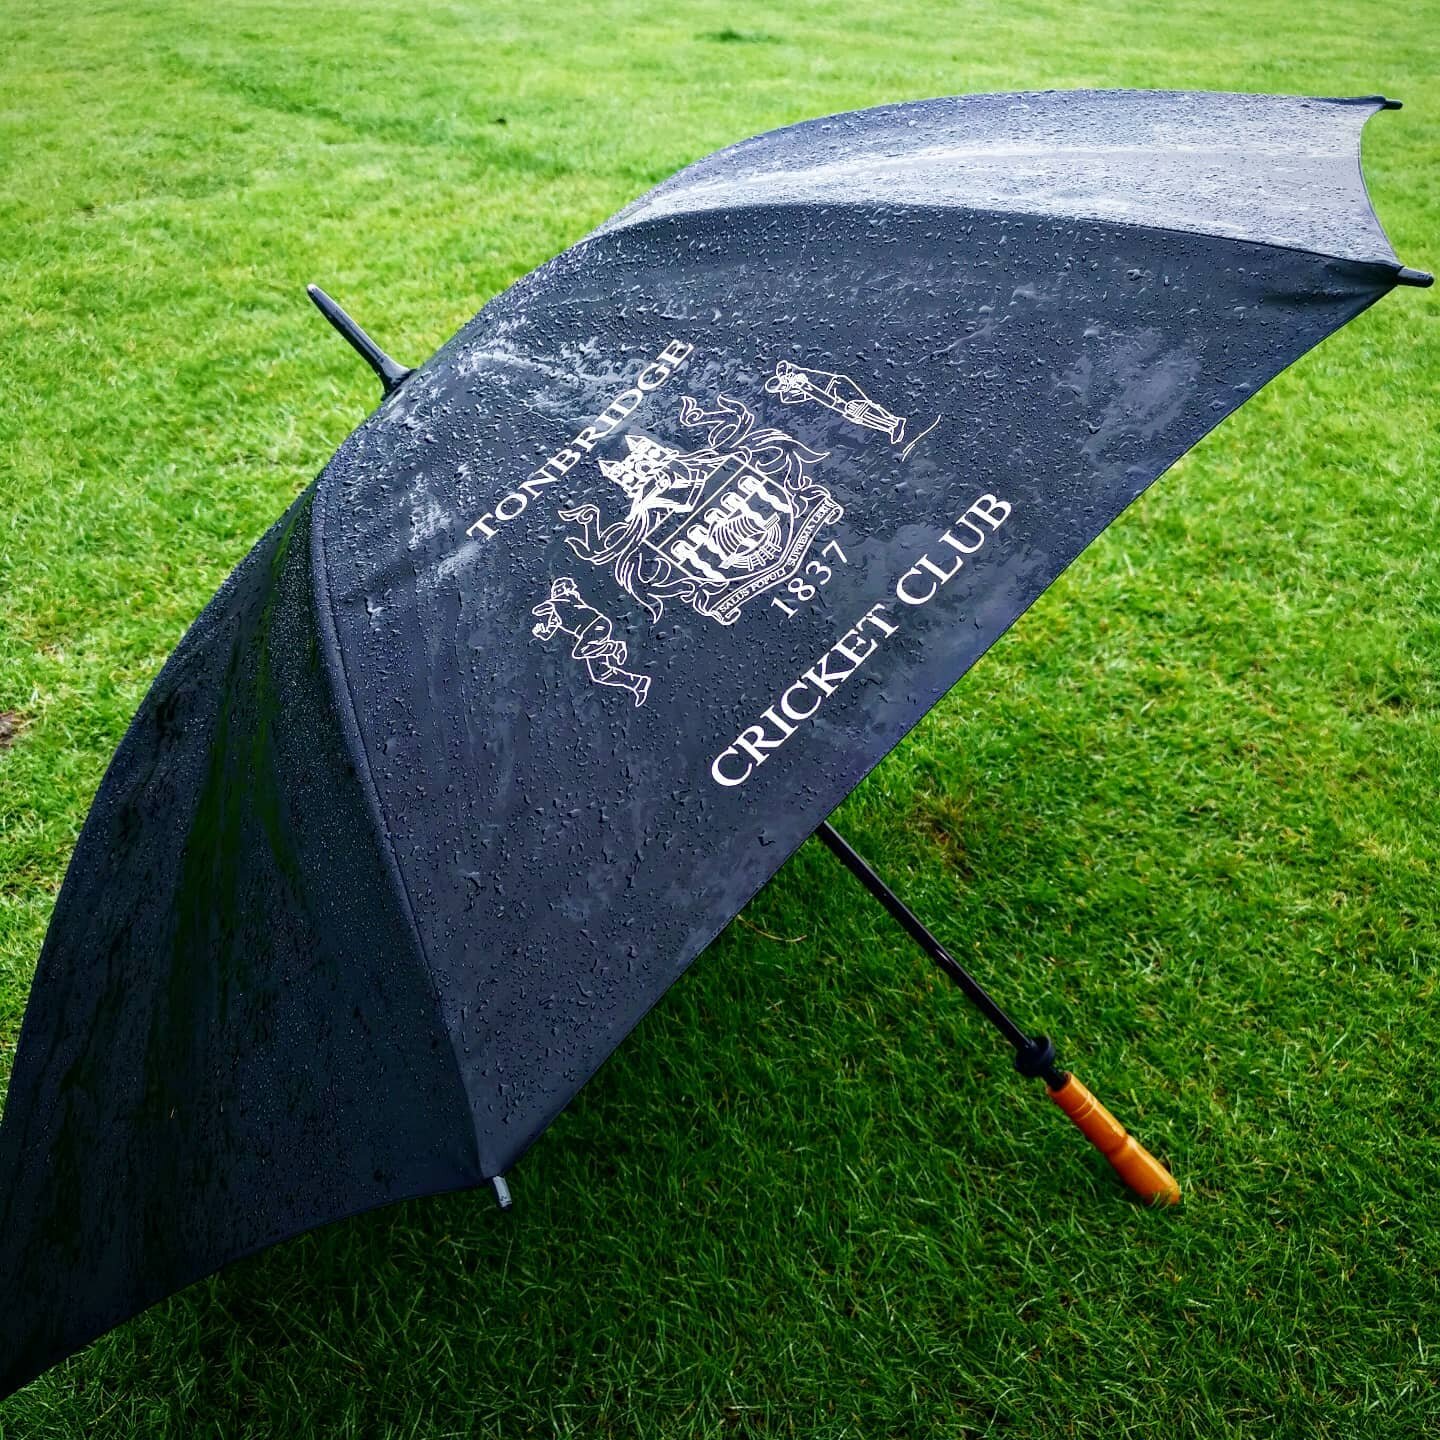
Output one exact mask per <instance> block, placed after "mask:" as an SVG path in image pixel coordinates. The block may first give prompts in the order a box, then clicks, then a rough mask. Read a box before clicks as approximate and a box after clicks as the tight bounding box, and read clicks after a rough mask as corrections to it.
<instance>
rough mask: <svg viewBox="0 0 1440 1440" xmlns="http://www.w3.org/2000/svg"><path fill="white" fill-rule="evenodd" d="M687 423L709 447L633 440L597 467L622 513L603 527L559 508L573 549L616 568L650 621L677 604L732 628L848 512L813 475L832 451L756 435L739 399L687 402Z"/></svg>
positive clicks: (585, 511)
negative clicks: (570, 525) (569, 525)
mask: <svg viewBox="0 0 1440 1440" xmlns="http://www.w3.org/2000/svg"><path fill="white" fill-rule="evenodd" d="M680 424H681V425H682V426H684V427H685V428H687V429H692V430H698V431H700V432H702V433H703V434H704V436H705V443H704V444H703V445H701V446H700V447H699V448H698V449H695V450H687V451H682V450H680V449H679V448H678V447H673V446H669V445H665V444H662V443H661V442H660V441H658V440H655V439H654V438H652V437H651V436H649V435H645V434H637V433H635V432H631V433H629V434H627V435H626V436H625V454H624V455H623V456H622V457H621V458H620V459H617V460H604V459H602V460H601V461H600V462H599V464H600V470H601V473H602V474H603V475H604V476H605V478H606V479H607V480H609V481H611V482H612V483H613V484H614V485H615V486H616V487H617V489H618V490H619V491H620V493H621V495H622V496H623V497H624V500H625V502H626V506H627V508H626V511H625V514H624V516H623V517H622V518H620V519H617V520H614V521H612V522H611V523H609V524H606V523H604V516H603V514H602V512H601V510H600V508H599V507H598V506H596V505H592V504H582V505H576V506H572V507H570V508H568V509H562V510H561V511H560V516H561V518H562V519H565V520H570V521H572V522H574V523H576V524H578V525H579V526H580V527H581V531H582V533H581V535H580V536H572V537H570V538H569V539H568V540H567V541H566V544H567V545H568V546H569V547H570V549H571V550H572V551H573V552H574V554H575V555H577V556H578V557H579V558H580V559H582V560H588V561H589V562H590V563H591V564H592V565H598V566H604V567H605V568H607V569H610V570H612V572H613V574H614V576H615V580H616V582H617V583H618V584H619V586H620V587H621V589H623V590H624V591H625V592H626V593H627V594H629V595H631V596H633V597H634V598H635V600H637V601H638V602H639V604H640V605H641V606H642V607H643V608H644V610H645V612H646V614H647V615H649V617H650V619H651V620H652V621H656V620H659V618H660V616H661V615H662V614H663V613H664V604H665V601H666V600H678V601H682V602H683V603H685V604H688V605H689V606H690V607H691V608H692V609H693V610H694V611H695V612H696V613H697V614H699V615H704V616H706V617H708V618H709V619H712V620H715V621H717V622H719V623H720V624H721V625H733V624H734V623H735V621H736V620H737V619H738V618H739V615H740V611H741V610H742V609H743V608H744V606H745V605H746V603H747V602H748V601H750V600H753V599H754V598H755V597H756V596H757V595H762V594H764V593H765V592H766V591H767V590H772V589H774V588H775V587H776V586H777V585H781V584H783V583H784V582H785V581H786V580H788V579H790V578H791V577H792V576H793V575H794V574H795V573H796V571H797V570H798V569H799V567H800V565H801V564H802V563H803V561H804V559H805V556H806V554H807V553H808V551H809V549H810V547H811V545H812V544H813V543H814V540H815V537H816V535H817V534H818V532H819V531H820V530H821V529H822V528H823V527H824V526H826V525H833V524H834V523H835V522H836V521H837V520H839V519H840V518H841V516H842V515H843V514H844V513H845V512H844V510H843V509H842V508H841V506H840V505H838V504H837V503H836V502H835V500H834V499H833V497H832V496H831V494H830V492H829V491H828V490H827V489H825V487H824V486H822V485H819V484H817V483H816V482H815V481H814V479H813V478H812V477H811V475H810V470H811V467H813V466H814V465H816V464H818V463H819V462H820V461H821V460H823V459H824V458H825V455H826V453H827V452H825V451H818V450H812V449H810V448H809V446H807V445H803V444H801V442H800V441H799V440H797V439H795V437H794V436H792V435H788V434H786V433H785V432H784V431H783V430H777V429H775V428H773V427H771V426H764V425H757V424H756V423H755V415H754V413H753V412H752V411H751V410H750V409H749V407H748V406H746V405H744V404H743V403H741V402H740V401H738V400H733V399H731V398H730V397H728V396H725V395H721V396H720V397H719V398H718V400H717V404H716V408H715V409H714V410H703V409H702V408H701V407H700V406H699V405H698V404H697V403H696V402H695V401H694V400H693V399H692V398H691V397H690V396H685V397H683V398H682V400H681V402H680Z"/></svg>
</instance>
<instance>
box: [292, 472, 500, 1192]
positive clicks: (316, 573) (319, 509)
mask: <svg viewBox="0 0 1440 1440" xmlns="http://www.w3.org/2000/svg"><path fill="white" fill-rule="evenodd" d="M331 463H332V464H333V463H334V462H333V461H332V462H331ZM327 468H328V467H327ZM332 488H333V486H332V485H331V484H327V483H326V477H325V475H323V474H322V475H321V476H320V477H319V478H317V480H316V481H315V499H314V501H313V502H312V505H311V517H310V570H311V586H312V590H313V593H314V596H315V611H316V620H317V624H318V625H319V633H320V653H321V655H322V656H323V657H324V660H325V670H326V675H327V678H328V680H329V682H330V689H331V693H332V694H333V695H334V696H335V708H336V712H337V718H338V719H339V721H340V733H341V735H342V736H343V738H344V741H345V745H346V748H347V749H348V750H349V752H350V760H351V763H352V764H353V765H354V766H355V774H356V777H357V778H358V779H359V781H360V788H361V791H362V793H363V794H364V796H365V804H366V808H367V809H368V810H369V811H370V818H371V821H372V823H373V824H374V826H375V830H376V843H377V844H378V845H379V846H380V853H381V855H382V857H383V859H384V863H385V867H386V869H387V870H388V871H389V873H390V883H391V885H392V886H393V887H394V889H395V893H396V895H397V896H398V897H399V899H400V903H401V905H402V907H403V908H404V911H405V920H406V923H407V925H408V926H409V928H410V935H411V939H412V940H413V941H414V945H415V953H416V956H417V957H418V959H419V962H420V969H421V970H422V971H423V972H424V975H425V979H426V982H427V983H428V985H429V988H430V995H431V998H432V999H433V1000H434V1002H435V1018H436V1021H437V1022H438V1023H439V1025H440V1027H441V1029H442V1031H443V1032H444V1035H445V1044H446V1047H447V1049H448V1050H449V1052H450V1061H451V1064H452V1066H453V1068H454V1072H455V1083H456V1084H457V1085H458V1086H459V1087H460V1095H461V1097H462V1099H463V1101H464V1105H465V1110H466V1113H467V1114H468V1115H469V1116H470V1142H471V1146H472V1149H473V1153H474V1156H475V1171H476V1175H477V1176H478V1177H479V1180H482V1181H483V1180H486V1179H489V1178H490V1177H489V1176H486V1175H483V1174H481V1172H482V1171H483V1169H484V1166H483V1165H482V1163H481V1160H480V1136H479V1132H478V1130H477V1129H476V1125H475V1112H474V1109H473V1107H472V1106H471V1104H470V1091H469V1087H468V1086H467V1085H466V1084H465V1074H464V1071H462V1070H461V1068H460V1057H459V1055H457V1054H456V1053H455V1040H454V1037H453V1036H452V1035H451V1033H450V1026H449V1024H448V1022H447V1021H446V1019H445V1007H444V1006H443V1005H442V1003H441V1000H440V989H439V986H438V985H436V983H435V972H434V970H433V969H432V968H431V965H430V956H429V953H428V952H427V950H426V948H425V937H424V936H423V935H422V934H421V932H420V924H419V921H418V920H417V919H416V916H415V901H414V897H413V896H412V895H411V894H410V887H409V885H408V884H407V883H406V881H405V872H404V871H403V870H402V869H401V867H400V857H399V856H398V855H397V854H396V853H395V846H394V844H393V842H392V841H391V839H390V834H389V830H388V829H387V827H386V824H385V809H384V806H383V805H382V804H381V801H380V791H379V787H378V786H377V785H376V784H375V776H374V774H373V772H372V771H371V769H370V757H369V756H368V755H367V754H366V753H365V742H364V737H363V736H362V735H361V732H360V718H359V715H358V714H357V712H356V709H355V696H354V692H353V691H352V690H351V688H350V677H349V673H348V671H347V670H346V668H345V657H344V655H343V654H342V653H341V650H340V638H339V634H338V632H337V630H336V627H335V617H334V614H333V611H332V608H331V603H330V577H329V572H328V569H327V563H326V557H325V518H326V513H327V508H328V503H329V492H330V490H331V489H332Z"/></svg>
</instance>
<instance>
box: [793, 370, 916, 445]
mask: <svg viewBox="0 0 1440 1440" xmlns="http://www.w3.org/2000/svg"><path fill="white" fill-rule="evenodd" d="M765 391H766V393H767V394H769V395H778V396H779V397H780V401H781V403H782V404H784V405H804V404H806V403H807V402H813V403H814V404H816V405H823V406H824V407H825V409H827V410H829V411H831V412H833V413H834V414H836V415H838V416H839V417H840V418H841V419H842V420H848V421H849V422H850V424H852V425H859V426H860V427H861V428H863V429H866V430H878V431H879V432H880V433H881V434H882V435H883V436H885V438H886V439H887V440H889V442H890V443H891V444H892V445H900V444H903V443H904V440H905V427H906V425H907V424H908V423H909V422H908V421H907V420H906V419H905V417H904V416H903V415H896V414H895V413H894V412H893V411H891V410H887V409H886V408H885V407H884V406H883V405H879V404H877V403H876V402H875V401H874V400H872V399H871V398H870V397H869V396H868V395H867V394H866V393H865V392H864V391H863V390H862V389H861V388H860V387H859V386H858V385H857V384H856V383H855V382H854V381H853V380H852V379H851V378H850V377H849V376H848V375H837V374H835V373H834V372H833V371H830V370H807V369H805V368H804V366H801V365H795V364H792V363H791V362H790V361H789V360H777V361H776V362H775V373H774V374H773V375H771V376H770V378H769V379H768V380H766V382H765ZM939 423H940V418H939V416H936V418H935V419H934V420H932V421H931V422H930V424H929V425H928V426H926V428H925V429H924V430H922V431H921V432H920V434H918V435H916V436H915V437H914V439H913V440H911V442H910V443H909V444H908V445H906V446H905V449H904V450H903V451H902V452H901V458H902V459H904V458H905V457H906V456H908V455H909V454H910V452H911V451H912V450H913V449H914V448H915V447H916V445H918V444H919V443H920V442H921V441H922V440H923V439H924V438H925V437H926V436H927V435H928V434H929V433H930V432H931V431H932V430H933V429H934V428H935V427H936V426H937V425H938V424H939Z"/></svg>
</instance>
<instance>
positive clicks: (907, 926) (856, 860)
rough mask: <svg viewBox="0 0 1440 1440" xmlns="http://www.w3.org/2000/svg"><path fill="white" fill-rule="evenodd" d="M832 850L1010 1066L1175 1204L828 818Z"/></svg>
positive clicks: (1134, 1146) (1049, 1047)
mask: <svg viewBox="0 0 1440 1440" xmlns="http://www.w3.org/2000/svg"><path fill="white" fill-rule="evenodd" d="M815 833H816V834H817V835H818V836H819V837H820V839H821V840H823V841H824V842H825V844H826V845H827V846H828V847H829V849H830V852H831V854H833V855H834V856H835V858H836V859H837V860H839V862H840V863H841V864H842V865H843V866H844V867H845V868H846V869H847V870H848V871H849V872H850V873H851V874H852V875H853V876H854V877H855V878H856V879H857V880H858V881H859V882H860V883H861V884H862V885H863V886H864V887H865V888H866V889H867V890H868V891H869V892H870V893H871V894H872V895H873V896H874V897H875V898H876V899H877V900H878V901H879V902H880V903H881V904H882V905H883V906H884V907H885V909H886V910H888V911H889V912H890V914H891V916H892V917H893V918H894V919H895V920H896V921H897V922H898V923H899V925H900V928H901V929H902V930H904V931H905V932H906V933H907V934H908V935H909V936H910V938H911V939H912V940H914V941H915V943H916V944H917V945H919V947H920V948H921V949H922V950H923V951H924V952H925V953H926V954H927V955H928V956H929V957H930V958H931V959H932V960H933V961H934V962H935V963H936V964H937V965H938V966H939V967H940V969H941V970H943V971H944V972H945V974H946V975H947V976H948V977H949V978H950V979H951V980H952V981H953V982H954V983H955V984H956V985H957V986H959V988H960V989H961V990H962V991H963V992H964V994H965V998H966V999H967V1000H969V1001H970V1003H971V1004H972V1005H974V1007H975V1008H976V1009H977V1010H978V1011H979V1012H980V1013H981V1014H982V1015H983V1016H984V1017H985V1018H986V1019H987V1020H988V1021H989V1022H990V1023H991V1024H992V1025H993V1026H994V1027H995V1028H996V1029H997V1030H998V1031H999V1032H1000V1033H1001V1035H1003V1036H1004V1037H1005V1039H1006V1040H1007V1041H1008V1042H1009V1044H1010V1045H1011V1046H1012V1047H1013V1048H1014V1051H1015V1068H1016V1069H1017V1070H1018V1071H1019V1072H1020V1073H1021V1074H1022V1075H1026V1076H1029V1077H1031V1078H1032V1079H1034V1078H1040V1079H1043V1080H1044V1081H1045V1086H1046V1090H1047V1091H1048V1093H1049V1096H1050V1098H1051V1099H1052V1100H1053V1101H1054V1102H1055V1103H1056V1104H1057V1105H1058V1106H1059V1107H1060V1108H1061V1109H1062V1110H1063V1111H1064V1112H1065V1113H1066V1114H1067V1115H1068V1116H1069V1117H1070V1119H1071V1120H1072V1121H1073V1122H1074V1123H1075V1126H1076V1128H1077V1129H1078V1130H1079V1131H1080V1132H1081V1134H1083V1135H1084V1136H1085V1138H1086V1139H1087V1140H1089V1141H1090V1143H1091V1144H1092V1145H1093V1146H1095V1148H1096V1149H1097V1150H1099V1151H1100V1153H1101V1154H1102V1155H1104V1157H1105V1158H1106V1159H1107V1160H1108V1161H1109V1162H1110V1164H1111V1165H1112V1166H1113V1167H1114V1169H1115V1173H1116V1174H1117V1175H1119V1177H1120V1178H1121V1180H1123V1181H1124V1182H1125V1184H1126V1185H1127V1186H1129V1188H1130V1189H1131V1190H1133V1191H1134V1192H1135V1194H1137V1195H1139V1196H1141V1197H1142V1198H1143V1199H1145V1200H1149V1201H1154V1202H1163V1203H1165V1204H1168V1205H1173V1204H1175V1203H1176V1202H1177V1201H1178V1200H1179V1199H1180V1187H1179V1185H1178V1184H1176V1182H1175V1177H1174V1176H1173V1175H1171V1173H1170V1172H1169V1171H1168V1170H1167V1169H1166V1168H1165V1167H1164V1166H1163V1165H1162V1164H1161V1163H1160V1162H1159V1161H1158V1160H1157V1159H1156V1158H1155V1157H1154V1156H1153V1155H1152V1154H1151V1153H1150V1152H1149V1151H1148V1150H1146V1149H1145V1147H1144V1146H1143V1145H1141V1144H1140V1142H1139V1141H1138V1140H1136V1139H1135V1137H1134V1136H1133V1135H1131V1134H1130V1133H1129V1132H1128V1131H1127V1130H1126V1129H1125V1127H1124V1126H1123V1125H1121V1124H1120V1122H1119V1121H1118V1120H1117V1119H1116V1118H1115V1117H1114V1116H1113V1115H1112V1114H1111V1113H1110V1112H1109V1111H1108V1110H1107V1109H1106V1108H1105V1107H1104V1106H1103V1105H1102V1104H1101V1103H1100V1102H1099V1101H1098V1100H1097V1099H1096V1098H1095V1097H1094V1096H1093V1095H1092V1094H1091V1093H1090V1092H1089V1090H1087V1089H1086V1088H1085V1086H1084V1085H1082V1084H1081V1083H1080V1081H1078V1080H1077V1079H1076V1078H1075V1077H1074V1076H1073V1075H1071V1074H1070V1073H1069V1072H1068V1071H1065V1070H1061V1069H1060V1068H1059V1067H1058V1066H1057V1065H1056V1063H1055V1046H1054V1045H1053V1044H1052V1043H1051V1040H1050V1037H1049V1036H1048V1035H1027V1034H1026V1033H1025V1031H1024V1030H1022V1029H1021V1028H1020V1026H1019V1025H1017V1024H1016V1023H1015V1021H1014V1020H1012V1019H1011V1018H1010V1016H1009V1015H1008V1014H1007V1013H1006V1012H1005V1010H1004V1009H1003V1008H1002V1007H1001V1006H1000V1005H999V1004H997V1003H996V1001H995V999H994V998H993V997H992V996H991V995H990V994H989V992H988V991H987V990H986V989H985V987H984V986H983V985H981V983H980V982H979V981H978V980H977V979H976V978H975V977H974V976H973V975H972V974H971V973H970V972H969V971H968V970H967V969H966V968H965V967H964V966H963V965H962V964H961V963H960V962H959V961H958V960H957V959H956V958H955V957H954V956H953V955H952V954H951V953H950V952H949V951H948V950H947V949H946V948H945V947H944V946H943V945H942V944H941V943H940V941H939V940H938V939H937V938H936V937H935V935H934V934H932V933H931V931H930V930H929V929H927V928H926V926H925V925H924V923H923V922H922V921H921V919H920V917H919V916H918V915H916V914H915V912H914V911H913V910H911V909H910V907H909V906H908V905H906V903H905V902H904V901H903V900H902V899H901V898H900V897H899V896H898V895H897V894H896V893H895V892H894V891H893V890H892V889H891V888H890V887H889V886H888V885H887V884H886V883H885V882H884V880H882V879H881V878H880V876H879V875H877V874H876V873H875V871H874V870H872V869H871V868H870V866H869V864H868V863H867V862H866V861H865V859H864V857H863V856H862V855H860V854H859V852H858V851H856V850H855V849H854V848H853V847H852V846H851V845H850V843H849V842H848V841H847V840H846V839H845V837H844V836H843V835H841V834H840V833H839V832H838V831H836V830H835V828H834V827H833V826H832V825H831V824H830V822H829V821H828V820H827V821H824V822H822V824H821V825H820V828H819V829H818V830H817V831H816V832H815Z"/></svg>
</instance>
